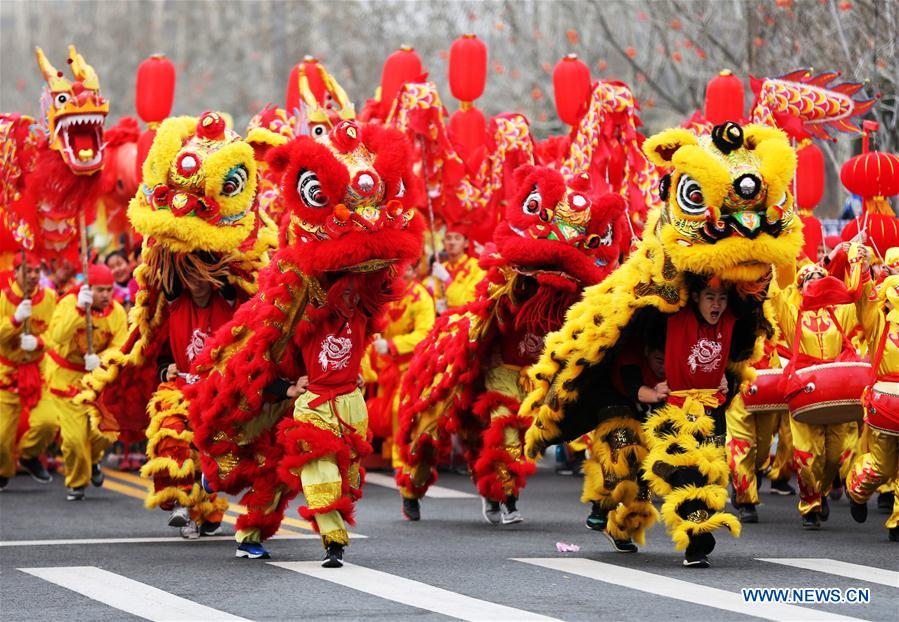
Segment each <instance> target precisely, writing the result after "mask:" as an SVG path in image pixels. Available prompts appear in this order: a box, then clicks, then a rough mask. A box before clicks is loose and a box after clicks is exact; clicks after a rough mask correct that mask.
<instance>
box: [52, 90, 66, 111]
mask: <svg viewBox="0 0 899 622" xmlns="http://www.w3.org/2000/svg"><path fill="white" fill-rule="evenodd" d="M68 101H69V95H68V93H57V94H56V97H54V98H53V103H54V104H55V105H56V107H57V108H62V107H63V106H65V105H66V103H68Z"/></svg>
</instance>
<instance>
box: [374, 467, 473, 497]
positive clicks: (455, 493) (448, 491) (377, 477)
mask: <svg viewBox="0 0 899 622" xmlns="http://www.w3.org/2000/svg"><path fill="white" fill-rule="evenodd" d="M365 483H366V484H374V485H375V486H383V487H384V488H393V489H394V490H396V480H395V479H393V478H392V477H390V476H389V475H384V474H383V473H366V474H365ZM425 496H426V497H429V498H431V499H474V498H476V497H477V495H474V494H472V493H470V492H462V491H461V490H453V489H452V488H445V487H444V486H431V487H430V488H428V494H426V495H425Z"/></svg>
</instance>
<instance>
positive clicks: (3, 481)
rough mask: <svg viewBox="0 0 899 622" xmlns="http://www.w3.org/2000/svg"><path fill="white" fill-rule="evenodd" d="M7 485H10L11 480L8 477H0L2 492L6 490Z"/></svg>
mask: <svg viewBox="0 0 899 622" xmlns="http://www.w3.org/2000/svg"><path fill="white" fill-rule="evenodd" d="M7 484H9V478H8V477H0V490H4V489H5V488H6V485H7Z"/></svg>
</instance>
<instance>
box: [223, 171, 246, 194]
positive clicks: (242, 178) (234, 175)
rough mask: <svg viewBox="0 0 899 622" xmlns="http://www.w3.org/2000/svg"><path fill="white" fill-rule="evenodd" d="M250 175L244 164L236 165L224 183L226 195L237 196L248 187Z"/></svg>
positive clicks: (226, 176)
mask: <svg viewBox="0 0 899 622" xmlns="http://www.w3.org/2000/svg"><path fill="white" fill-rule="evenodd" d="M248 177H249V173H248V172H247V169H246V167H245V166H244V165H243V164H239V165H238V166H235V167H234V168H232V169H231V170H230V171H228V174H227V175H225V181H224V182H223V183H222V194H223V195H225V196H226V197H234V196H237V195H238V194H240V193H241V192H243V189H244V188H246V186H247V178H248Z"/></svg>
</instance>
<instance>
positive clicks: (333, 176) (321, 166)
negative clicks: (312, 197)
mask: <svg viewBox="0 0 899 622" xmlns="http://www.w3.org/2000/svg"><path fill="white" fill-rule="evenodd" d="M268 161H269V164H271V166H272V169H273V170H274V171H276V172H278V173H280V174H281V180H280V187H281V196H282V197H283V199H284V205H285V206H286V207H287V208H288V209H290V210H291V211H292V212H294V213H295V214H297V215H298V216H299V217H300V218H302V219H303V220H305V221H307V222H310V223H315V224H323V223H324V222H325V220H326V219H327V218H329V217H330V216H331V213H332V210H333V208H334V206H335V205H337V203H339V202H340V201H341V199H343V196H344V194H346V188H347V186H348V185H349V183H350V175H349V172H348V171H347V168H346V166H344V165H343V164H341V163H340V162H338V161H337V158H335V157H334V156H333V155H332V154H331V152H330V151H329V150H328V148H327V147H325V146H324V145H321V144H319V143H317V142H315V140H313V139H312V138H310V137H309V136H300V137H298V138H295V139H294V140H292V141H290V142H289V143H287V144H286V145H282V146H280V147H276V148H275V149H272V151H271V153H269V155H268ZM302 171H313V172H314V173H315V175H316V177H318V181H319V183H320V184H321V193H322V195H323V196H324V198H325V199H326V200H327V204H326V205H325V206H324V207H310V206H309V205H307V204H306V203H305V202H304V201H303V199H302V198H301V197H300V194H299V190H298V188H297V182H298V181H299V179H300V173H301V172H302Z"/></svg>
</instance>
